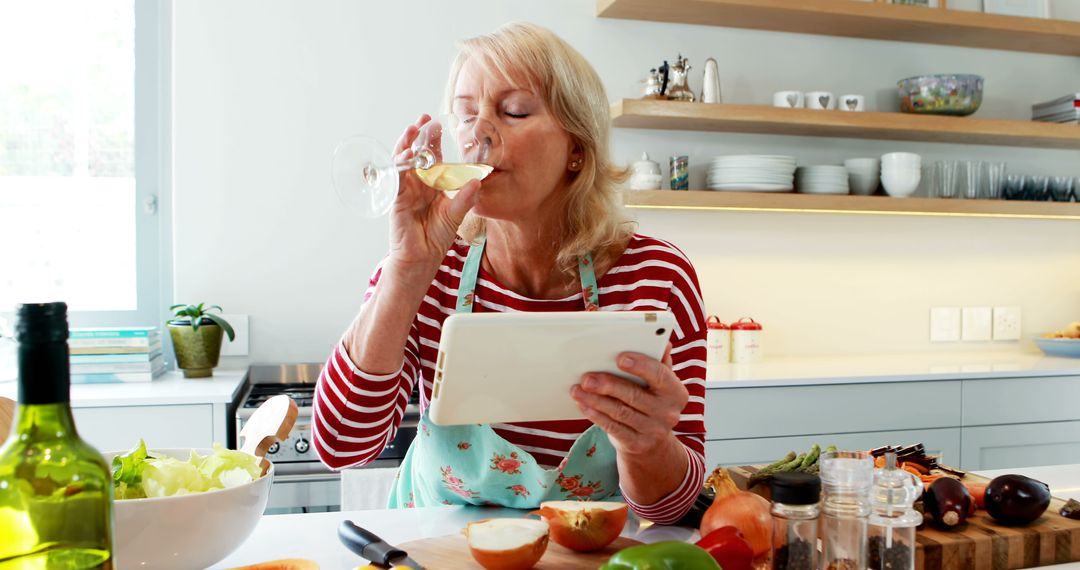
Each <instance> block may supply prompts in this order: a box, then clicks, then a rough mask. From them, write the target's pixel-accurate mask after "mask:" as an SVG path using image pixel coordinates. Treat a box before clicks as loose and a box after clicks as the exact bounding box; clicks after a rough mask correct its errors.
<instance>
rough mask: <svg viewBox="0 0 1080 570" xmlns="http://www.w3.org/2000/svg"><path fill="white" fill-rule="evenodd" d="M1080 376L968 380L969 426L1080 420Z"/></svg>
mask: <svg viewBox="0 0 1080 570" xmlns="http://www.w3.org/2000/svg"><path fill="white" fill-rule="evenodd" d="M1075 402H1080V376H1061V377H1042V378H1006V379H1002V380H964V417H963V419H964V423H963V425H965V426H983V425H1000V424H1025V423H1037V422H1064V421H1080V408H1077V407H1076V406H1075V405H1074V403H1075Z"/></svg>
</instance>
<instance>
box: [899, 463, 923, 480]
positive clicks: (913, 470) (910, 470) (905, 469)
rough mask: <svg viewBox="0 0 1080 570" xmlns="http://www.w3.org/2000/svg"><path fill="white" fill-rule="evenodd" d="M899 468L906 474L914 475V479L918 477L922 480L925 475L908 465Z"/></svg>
mask: <svg viewBox="0 0 1080 570" xmlns="http://www.w3.org/2000/svg"><path fill="white" fill-rule="evenodd" d="M900 468H901V469H903V470H904V471H907V472H908V473H911V474H913V475H915V476H916V477H918V478H920V479H922V478H923V477H924V476H925V474H924V473H923V472H922V471H919V470H918V469H915V468H914V467H912V466H911V464H910V463H905V464H904V465H903V466H902V467H900Z"/></svg>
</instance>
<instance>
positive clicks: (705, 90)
mask: <svg viewBox="0 0 1080 570" xmlns="http://www.w3.org/2000/svg"><path fill="white" fill-rule="evenodd" d="M701 102H702V103H719V102H720V69H719V68H718V67H717V65H716V60H715V59H713V58H711V57H710V58H709V59H706V60H705V76H704V77H703V78H702V80H701Z"/></svg>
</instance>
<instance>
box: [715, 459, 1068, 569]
mask: <svg viewBox="0 0 1080 570" xmlns="http://www.w3.org/2000/svg"><path fill="white" fill-rule="evenodd" d="M757 470H758V468H757V467H733V468H729V469H728V472H729V473H731V478H732V480H734V481H735V484H736V485H738V486H739V488H741V489H745V488H746V481H747V479H749V477H750V475H752V474H753V473H755V472H756V471H757ZM964 481H965V482H966V481H971V482H975V483H978V482H986V481H987V479H986V478H985V477H979V476H977V475H972V474H970V473H969V474H968V475H967V476H966V477H964ZM754 492H757V493H759V494H761V495H763V496H765V497H766V498H768V496H769V489H768V485H758V486H757V487H755V488H754ZM1063 504H1064V501H1061V500H1059V499H1053V500H1051V501H1050V508H1048V509H1046V513H1044V514H1043V516H1042V517H1040V518H1039V520H1037V521H1035V522H1033V523H1031V524H1029V525H1027V526H1023V527H1007V526H1001V525H999V524H997V523H996V522H994V519H992V518H991V517H990V515H987V514H986V511H982V510H980V511H979V512H978V513H976V515H975V516H974V517H971V518H969V519H968V522H967V523H966V524H965V525H964V527H963V528H961V529H958V530H952V531H945V530H938V529H937V528H935V527H933V526H931V525H923V526H921V527H919V529H918V530H917V531H916V533H915V538H916V542H917V545H916V549H915V570H1013V569H1016V568H1031V567H1035V566H1049V565H1051V564H1063V563H1066V562H1077V561H1080V521H1077V520H1072V519H1067V518H1065V517H1063V516H1061V515H1060V514H1059V513H1060V511H1061V506H1062V505H1063Z"/></svg>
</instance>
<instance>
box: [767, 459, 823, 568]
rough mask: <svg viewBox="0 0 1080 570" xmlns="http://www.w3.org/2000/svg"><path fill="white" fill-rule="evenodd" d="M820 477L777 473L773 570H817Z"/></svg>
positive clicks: (774, 479) (774, 478) (775, 482)
mask: <svg viewBox="0 0 1080 570" xmlns="http://www.w3.org/2000/svg"><path fill="white" fill-rule="evenodd" d="M820 499H821V479H819V478H818V476H817V475H812V474H810V473H777V474H776V475H774V476H773V480H772V501H773V503H772V517H773V531H772V567H773V570H817V540H818V515H819V514H820V513H821V507H820V506H819V504H818V503H819V501H820Z"/></svg>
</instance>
